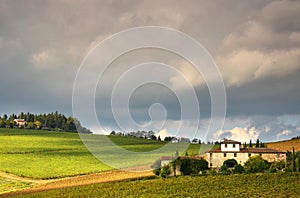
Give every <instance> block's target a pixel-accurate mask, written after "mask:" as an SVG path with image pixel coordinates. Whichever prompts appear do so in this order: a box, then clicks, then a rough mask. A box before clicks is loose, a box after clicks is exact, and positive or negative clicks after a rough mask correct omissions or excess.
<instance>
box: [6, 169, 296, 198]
mask: <svg viewBox="0 0 300 198" xmlns="http://www.w3.org/2000/svg"><path fill="white" fill-rule="evenodd" d="M299 186H300V174H299V173H276V174H242V175H216V176H195V177H190V176H186V177H178V178H175V177H173V178H167V179H150V180H137V181H120V182H112V183H102V184H93V185H85V186H77V187H70V188H63V189H56V190H49V191H42V192H35V193H31V194H30V193H29V194H19V195H18V194H14V195H15V197H272V198H273V197H299V194H300V188H299ZM10 196H12V194H11V195H10Z"/></svg>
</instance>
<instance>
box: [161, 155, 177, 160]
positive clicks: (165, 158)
mask: <svg viewBox="0 0 300 198" xmlns="http://www.w3.org/2000/svg"><path fill="white" fill-rule="evenodd" d="M173 159H174V157H173V156H162V157H161V158H160V160H161V161H167V160H173Z"/></svg>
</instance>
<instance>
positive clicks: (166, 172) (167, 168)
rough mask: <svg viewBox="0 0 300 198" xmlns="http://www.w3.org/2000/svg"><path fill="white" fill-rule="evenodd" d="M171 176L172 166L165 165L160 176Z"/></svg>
mask: <svg viewBox="0 0 300 198" xmlns="http://www.w3.org/2000/svg"><path fill="white" fill-rule="evenodd" d="M170 174H171V168H170V165H165V166H163V167H162V168H161V170H160V176H161V177H162V178H166V177H167V176H169V175H170Z"/></svg>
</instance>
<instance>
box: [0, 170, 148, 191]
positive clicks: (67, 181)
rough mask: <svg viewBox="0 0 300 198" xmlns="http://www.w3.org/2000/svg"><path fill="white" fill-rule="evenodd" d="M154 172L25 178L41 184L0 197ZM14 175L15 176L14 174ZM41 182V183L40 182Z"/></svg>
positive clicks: (135, 177) (116, 179)
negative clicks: (43, 178) (51, 178)
mask: <svg viewBox="0 0 300 198" xmlns="http://www.w3.org/2000/svg"><path fill="white" fill-rule="evenodd" d="M153 175H154V174H153V173H152V171H147V172H128V171H122V170H112V171H107V172H102V173H96V174H90V175H83V176H76V177H70V178H64V179H57V180H55V181H54V180H50V181H49V180H31V179H26V178H24V180H23V178H19V177H18V176H16V177H17V178H18V179H22V180H19V181H25V180H26V181H27V182H33V183H37V184H39V185H34V186H33V187H31V188H28V189H24V190H20V191H15V192H11V193H7V194H3V195H0V197H10V196H13V195H20V194H27V193H32V192H40V191H45V190H52V189H58V188H66V187H72V186H83V185H88V184H96V183H105V182H112V181H121V180H128V179H138V178H143V177H150V176H153ZM12 177H14V176H12ZM12 179H13V178H12ZM39 182H40V183H39Z"/></svg>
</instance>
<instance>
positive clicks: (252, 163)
mask: <svg viewBox="0 0 300 198" xmlns="http://www.w3.org/2000/svg"><path fill="white" fill-rule="evenodd" d="M268 169H269V162H268V161H267V160H264V159H263V158H262V157H261V156H253V157H250V158H249V159H248V160H247V161H246V163H245V170H246V171H247V172H249V173H259V172H264V171H265V170H268Z"/></svg>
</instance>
